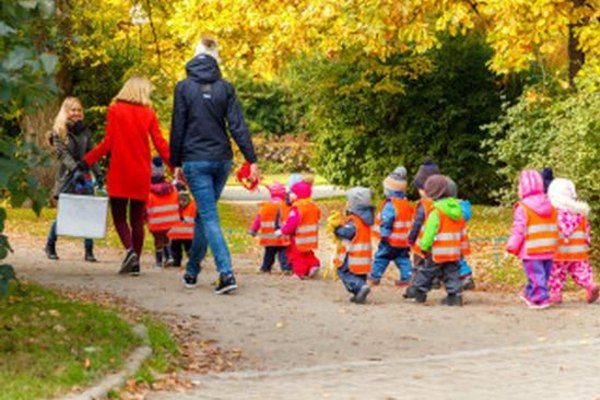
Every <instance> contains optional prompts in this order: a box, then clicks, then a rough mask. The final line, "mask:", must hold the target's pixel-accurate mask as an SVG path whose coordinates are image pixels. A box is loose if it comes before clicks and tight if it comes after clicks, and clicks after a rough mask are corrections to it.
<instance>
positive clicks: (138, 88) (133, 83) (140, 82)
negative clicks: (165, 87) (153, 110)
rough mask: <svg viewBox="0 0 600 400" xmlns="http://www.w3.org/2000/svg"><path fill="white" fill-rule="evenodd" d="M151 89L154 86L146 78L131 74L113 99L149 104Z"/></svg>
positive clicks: (150, 103) (150, 102) (150, 101)
mask: <svg viewBox="0 0 600 400" xmlns="http://www.w3.org/2000/svg"><path fill="white" fill-rule="evenodd" d="M153 89H154V86H153V85H152V82H150V80H149V79H148V78H146V77H143V76H132V77H131V78H129V79H128V80H127V82H125V84H124V85H123V87H122V88H121V90H120V91H119V93H117V95H116V96H115V98H114V99H113V101H117V100H121V101H126V102H128V103H134V104H142V105H144V106H151V105H152V100H150V93H152V90H153Z"/></svg>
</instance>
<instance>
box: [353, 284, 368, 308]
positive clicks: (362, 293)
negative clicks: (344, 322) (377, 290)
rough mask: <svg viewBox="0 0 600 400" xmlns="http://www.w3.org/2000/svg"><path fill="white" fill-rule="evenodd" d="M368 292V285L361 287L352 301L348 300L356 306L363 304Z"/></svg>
mask: <svg viewBox="0 0 600 400" xmlns="http://www.w3.org/2000/svg"><path fill="white" fill-rule="evenodd" d="M369 292H371V288H370V287H369V285H363V286H362V287H361V288H360V290H359V291H358V293H356V295H355V296H354V297H353V298H352V299H350V301H352V302H353V303H356V304H365V301H367V296H368V295H369Z"/></svg>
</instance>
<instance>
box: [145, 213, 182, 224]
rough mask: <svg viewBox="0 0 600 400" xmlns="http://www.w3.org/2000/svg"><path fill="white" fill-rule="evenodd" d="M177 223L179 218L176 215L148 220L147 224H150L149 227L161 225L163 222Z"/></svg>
mask: <svg viewBox="0 0 600 400" xmlns="http://www.w3.org/2000/svg"><path fill="white" fill-rule="evenodd" d="M177 221H179V216H177V215H167V216H164V217H155V218H148V224H150V225H154V224H162V223H163V222H177Z"/></svg>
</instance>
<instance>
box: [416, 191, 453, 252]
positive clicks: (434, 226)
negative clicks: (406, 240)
mask: <svg viewBox="0 0 600 400" xmlns="http://www.w3.org/2000/svg"><path fill="white" fill-rule="evenodd" d="M439 213H443V214H444V215H446V216H448V217H449V218H450V219H452V220H454V221H456V220H458V219H460V218H462V211H461V207H460V202H459V200H458V199H457V198H454V197H447V198H444V199H440V200H437V201H435V202H434V203H433V210H432V211H431V213H430V214H429V218H427V222H426V223H425V231H424V232H423V237H422V238H421V241H420V242H419V243H418V245H419V247H420V248H421V250H423V251H429V250H431V246H432V245H433V242H434V240H435V235H437V233H438V230H439V229H440V215H439Z"/></svg>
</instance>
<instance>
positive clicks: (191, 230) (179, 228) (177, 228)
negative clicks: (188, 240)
mask: <svg viewBox="0 0 600 400" xmlns="http://www.w3.org/2000/svg"><path fill="white" fill-rule="evenodd" d="M169 233H171V234H176V233H192V234H193V233H194V227H193V226H190V227H185V226H175V227H173V228H171V229H170V230H169Z"/></svg>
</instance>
